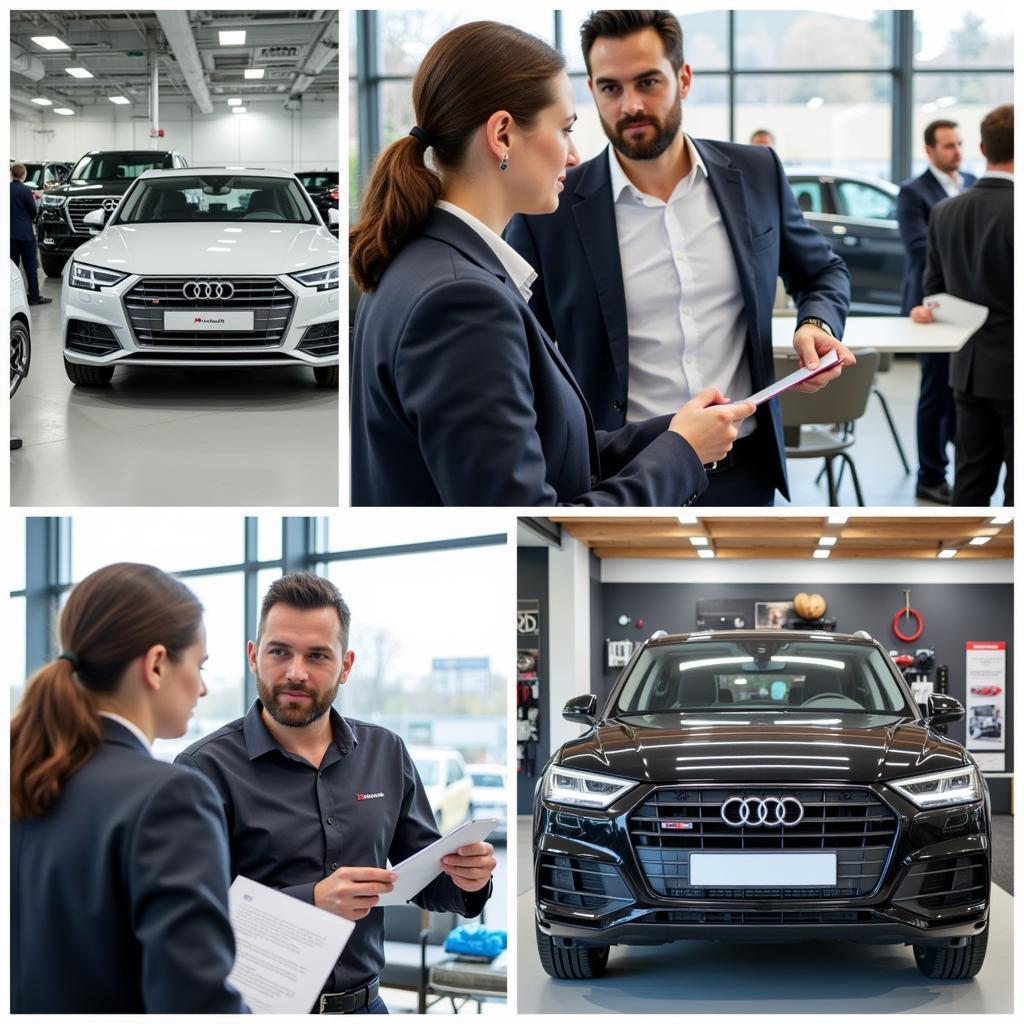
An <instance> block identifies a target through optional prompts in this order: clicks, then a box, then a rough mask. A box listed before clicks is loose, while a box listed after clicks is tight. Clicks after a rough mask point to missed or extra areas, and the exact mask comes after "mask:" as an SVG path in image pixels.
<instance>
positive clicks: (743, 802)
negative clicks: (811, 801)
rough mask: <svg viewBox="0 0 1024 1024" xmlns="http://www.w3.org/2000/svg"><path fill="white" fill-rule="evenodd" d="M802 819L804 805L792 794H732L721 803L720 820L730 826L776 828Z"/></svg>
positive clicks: (795, 823) (794, 823)
mask: <svg viewBox="0 0 1024 1024" xmlns="http://www.w3.org/2000/svg"><path fill="white" fill-rule="evenodd" d="M803 820H804V806H803V804H802V803H800V801H799V800H797V798H796V797H794V796H783V797H778V796H766V797H757V796H746V797H744V796H733V797H730V798H729V799H728V800H726V801H725V803H724V804H722V821H724V822H725V823H726V825H728V826H729V827H730V828H743V826H744V825H746V826H747V828H760V827H761V826H762V825H763V826H764V827H765V828H778V827H779V826H780V825H783V826H786V825H799V824H800V822H801V821H803Z"/></svg>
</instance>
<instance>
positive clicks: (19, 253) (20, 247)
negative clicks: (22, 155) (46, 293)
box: [11, 164, 53, 306]
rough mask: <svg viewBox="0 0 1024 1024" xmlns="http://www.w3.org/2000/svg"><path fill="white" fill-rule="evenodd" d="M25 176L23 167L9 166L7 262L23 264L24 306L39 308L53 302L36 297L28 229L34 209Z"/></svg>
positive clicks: (33, 253) (32, 236) (33, 252)
mask: <svg viewBox="0 0 1024 1024" xmlns="http://www.w3.org/2000/svg"><path fill="white" fill-rule="evenodd" d="M27 173H28V172H27V169H26V167H25V165H24V164H11V262H12V263H13V264H14V265H15V266H17V265H18V262H19V260H20V261H21V262H22V263H23V264H24V265H25V279H26V282H27V284H28V288H27V290H28V304H29V305H30V306H42V305H45V304H46V303H47V302H52V301H53V299H49V298H45V299H44V298H43V297H42V295H40V294H39V278H38V273H39V258H38V255H37V252H36V235H35V232H34V231H33V230H32V225H33V224H34V223H35V219H36V212H37V210H36V200H35V197H34V196H33V195H32V189H30V188H29V187H28V185H26V184H25V175H26V174H27Z"/></svg>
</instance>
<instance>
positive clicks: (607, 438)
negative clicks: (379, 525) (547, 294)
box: [350, 22, 753, 505]
mask: <svg viewBox="0 0 1024 1024" xmlns="http://www.w3.org/2000/svg"><path fill="white" fill-rule="evenodd" d="M413 101H414V105H415V109H416V117H417V121H418V124H417V125H416V126H415V127H414V128H413V129H412V131H411V132H410V135H409V136H408V137H407V138H404V139H401V140H399V141H398V142H396V143H393V144H392V145H391V146H389V147H388V148H387V149H386V150H385V151H384V152H383V153H382V154H381V156H380V158H379V159H378V161H377V164H376V166H375V169H374V172H373V175H372V177H371V180H370V182H369V184H368V185H367V188H366V192H365V195H364V199H363V207H362V215H361V219H360V221H359V223H358V224H356V225H355V227H354V228H353V229H352V232H351V237H350V249H351V269H352V275H353V277H354V279H355V281H356V283H357V284H358V285H359V287H360V288H361V289H362V290H363V291H364V292H366V293H367V294H365V295H364V297H363V299H362V301H361V302H360V305H359V310H358V313H357V316H356V323H355V331H354V339H353V354H352V380H351V387H352V399H351V409H352V500H353V503H354V504H356V505H424V504H431V505H436V504H444V505H554V504H559V503H574V504H583V505H681V504H685V503H688V502H691V501H693V500H695V499H696V497H697V496H698V495H699V494H700V493H701V492H702V491H703V490H704V488H705V486H706V475H705V470H704V468H703V464H711V465H713V464H714V463H715V462H716V461H717V460H719V459H721V458H724V457H725V456H726V454H727V452H728V450H729V448H730V446H731V444H732V441H733V439H734V438H735V437H736V434H737V429H738V426H737V425H738V424H739V423H740V422H741V421H742V420H743V419H744V418H746V417H747V416H749V415H750V414H751V413H752V412H753V406H752V405H750V404H749V403H738V404H728V403H727V400H726V398H725V396H723V395H722V394H721V392H720V390H718V389H716V388H713V387H708V388H705V389H703V390H701V393H700V394H699V395H697V396H696V397H695V398H693V399H692V400H691V401H690V402H688V403H686V404H685V405H683V406H682V408H680V409H678V411H677V412H676V413H675V414H674V415H673V414H665V415H653V416H651V417H649V418H648V419H646V420H644V421H643V422H637V423H633V424H630V425H629V426H628V427H622V428H620V429H618V430H611V431H600V430H595V428H594V423H593V419H592V417H591V414H590V411H589V410H588V408H587V405H586V402H585V400H584V396H583V394H582V393H581V390H580V388H579V387H578V386H577V384H576V381H575V379H574V377H573V373H572V371H571V370H570V369H569V367H568V366H567V365H566V363H565V361H564V360H563V358H562V357H561V355H560V354H559V352H558V350H557V349H556V347H555V345H554V344H553V343H552V341H551V339H550V338H549V337H548V336H547V334H546V333H545V331H544V328H543V327H542V325H541V324H540V323H539V322H538V320H537V318H536V316H535V315H534V313H533V312H532V311H531V309H530V307H529V305H528V299H529V295H530V289H531V288H532V287H534V286H535V283H536V274H535V273H534V271H533V268H532V267H530V266H529V265H527V264H526V262H525V261H524V260H522V259H521V258H520V257H519V256H517V254H516V253H515V252H514V251H513V250H512V248H511V247H510V246H508V245H507V244H506V243H505V242H504V241H503V239H502V238H501V231H502V230H503V229H504V227H505V225H506V224H507V222H508V220H509V219H510V218H511V217H512V216H513V214H515V213H517V212H536V213H539V212H542V211H546V212H550V211H551V210H553V209H555V207H556V206H557V204H558V194H559V192H560V191H561V189H562V183H563V181H564V178H565V172H566V170H567V168H568V167H571V166H572V165H573V164H575V163H576V160H577V157H576V153H575V150H574V149H573V147H572V144H571V142H570V138H569V133H570V131H571V129H572V125H573V122H574V121H575V113H574V103H573V95H572V87H571V85H570V83H569V80H568V76H567V75H566V73H565V62H564V58H563V57H562V56H561V55H560V54H559V53H558V52H557V51H556V50H553V49H552V48H551V47H549V46H548V45H547V44H546V43H543V42H541V41H540V40H539V39H536V38H535V37H533V36H530V35H527V34H526V33H525V32H521V31H520V30H518V29H515V28H512V27H510V26H506V25H499V24H497V23H494V22H475V23H472V24H469V25H464V26H461V27H459V28H456V29H453V30H452V31H451V32H449V33H447V34H446V35H445V36H443V37H442V38H441V39H439V40H438V41H437V42H436V43H435V44H434V45H433V46H432V47H431V49H430V51H429V52H428V53H427V55H426V57H425V58H424V60H423V62H422V64H421V65H420V68H419V71H418V72H417V75H416V80H415V82H414V85H413ZM428 149H429V150H431V151H432V155H433V162H434V164H435V166H436V167H437V168H438V171H439V173H435V171H434V170H432V169H431V168H429V167H428V166H427V165H426V163H425V153H426V151H427V150H428ZM581 312H582V311H581ZM680 397H681V396H680ZM680 397H676V398H674V399H673V400H672V401H667V402H666V403H665V410H671V409H674V408H677V407H678V406H679V404H680ZM732 397H734V398H736V399H742V398H743V397H745V396H744V395H742V394H734V395H733V396H732Z"/></svg>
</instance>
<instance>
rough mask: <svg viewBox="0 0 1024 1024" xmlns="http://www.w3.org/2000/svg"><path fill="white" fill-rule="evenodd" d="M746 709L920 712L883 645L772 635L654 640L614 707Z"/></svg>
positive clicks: (637, 710) (622, 710)
mask: <svg viewBox="0 0 1024 1024" xmlns="http://www.w3.org/2000/svg"><path fill="white" fill-rule="evenodd" d="M739 709H743V710H758V709H764V710H769V709H771V710H779V709H785V710H787V711H811V712H818V711H872V712H896V713H899V714H913V713H914V712H913V711H912V709H911V708H910V706H909V705H908V704H907V701H906V698H905V697H904V694H903V692H902V690H901V688H900V685H899V681H898V679H897V677H896V674H895V672H894V670H893V669H892V667H891V666H890V664H889V662H888V661H887V660H886V658H885V657H884V656H883V655H882V653H881V652H880V651H879V650H878V649H877V648H875V647H872V646H870V645H867V644H851V643H843V642H842V641H835V640H830V639H828V640H826V639H815V640H808V639H792V640H790V639H789V638H778V637H772V638H771V639H766V640H762V639H760V638H744V639H742V640H740V639H737V640H719V639H717V638H716V639H714V640H709V641H703V640H702V641H699V642H696V643H694V642H692V641H691V642H689V643H682V642H681V643H679V644H665V645H657V646H652V647H648V648H646V649H645V650H644V651H643V652H642V653H641V655H640V657H639V658H638V659H637V662H636V664H635V666H634V667H633V669H632V671H631V672H630V674H629V677H628V678H627V679H626V681H625V683H624V685H623V686H622V689H621V691H620V693H619V695H618V698H617V702H616V707H615V710H614V711H613V714H617V715H630V714H662V713H665V712H672V711H712V710H714V711H730V710H739Z"/></svg>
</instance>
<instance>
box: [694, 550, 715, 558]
mask: <svg viewBox="0 0 1024 1024" xmlns="http://www.w3.org/2000/svg"><path fill="white" fill-rule="evenodd" d="M697 554H698V555H699V556H700V557H701V558H714V557H715V553H714V551H712V550H711V548H697Z"/></svg>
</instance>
